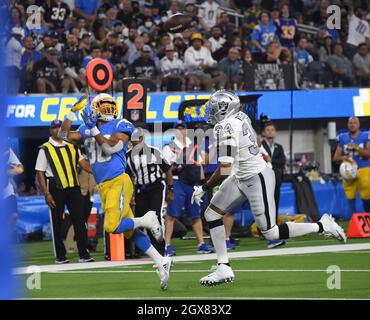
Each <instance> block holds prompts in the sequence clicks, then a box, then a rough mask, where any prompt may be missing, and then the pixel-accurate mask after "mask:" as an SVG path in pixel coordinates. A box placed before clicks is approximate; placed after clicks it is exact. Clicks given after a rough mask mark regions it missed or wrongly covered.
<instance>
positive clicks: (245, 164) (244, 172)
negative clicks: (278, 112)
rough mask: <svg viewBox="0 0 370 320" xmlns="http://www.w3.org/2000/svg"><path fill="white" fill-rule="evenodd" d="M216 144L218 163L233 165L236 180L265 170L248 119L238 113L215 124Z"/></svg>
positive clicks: (265, 164)
mask: <svg viewBox="0 0 370 320" xmlns="http://www.w3.org/2000/svg"><path fill="white" fill-rule="evenodd" d="M213 131H214V135H215V138H216V139H217V142H218V161H219V162H226V163H232V164H233V173H232V174H233V175H235V177H236V178H237V179H241V180H245V179H250V178H252V177H253V176H255V175H256V174H258V173H260V172H261V171H262V170H263V169H264V168H266V166H267V163H266V161H265V160H264V159H263V157H262V154H261V152H260V148H259V147H258V144H257V135H256V133H255V131H254V130H253V128H252V125H251V121H250V119H249V117H248V116H247V115H246V114H245V113H244V112H241V111H240V112H238V113H236V114H235V115H233V116H231V117H230V118H227V119H224V120H222V121H220V122H219V123H217V124H216V125H215V127H214V129H213Z"/></svg>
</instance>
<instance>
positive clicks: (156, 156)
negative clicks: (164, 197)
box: [127, 143, 171, 186]
mask: <svg viewBox="0 0 370 320" xmlns="http://www.w3.org/2000/svg"><path fill="white" fill-rule="evenodd" d="M170 167H171V165H170V164H169V163H168V162H167V161H166V160H165V159H164V158H163V156H162V152H161V151H160V150H159V149H158V148H155V147H153V146H150V145H148V144H145V143H144V145H143V147H142V148H138V146H136V147H135V148H133V149H132V150H130V151H129V152H127V172H128V174H130V175H131V176H134V177H135V179H136V182H137V184H138V185H139V186H144V185H150V184H153V183H156V182H160V181H162V180H163V179H164V178H165V172H166V171H167V170H168V169H169V168H170Z"/></svg>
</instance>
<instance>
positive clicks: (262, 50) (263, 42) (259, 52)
mask: <svg viewBox="0 0 370 320" xmlns="http://www.w3.org/2000/svg"><path fill="white" fill-rule="evenodd" d="M260 21H261V22H260V23H259V24H258V25H256V26H255V27H254V29H253V32H252V39H251V44H252V45H253V46H252V54H253V59H254V60H255V61H257V62H260V61H262V60H264V56H265V55H266V53H267V49H268V46H269V44H270V43H271V42H272V41H274V40H276V26H275V24H274V23H273V22H271V21H270V14H269V13H268V12H266V11H263V12H262V13H261V15H260Z"/></svg>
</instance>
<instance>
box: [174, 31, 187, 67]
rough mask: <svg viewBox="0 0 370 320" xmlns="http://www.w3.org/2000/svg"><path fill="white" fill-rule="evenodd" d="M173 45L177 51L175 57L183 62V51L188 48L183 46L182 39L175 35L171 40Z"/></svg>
mask: <svg viewBox="0 0 370 320" xmlns="http://www.w3.org/2000/svg"><path fill="white" fill-rule="evenodd" d="M173 45H174V47H175V49H176V51H177V57H178V58H179V59H181V60H182V61H184V56H185V51H186V49H187V48H188V46H187V45H186V44H185V42H184V39H183V38H182V36H181V35H180V36H179V35H177V36H175V37H174V38H173Z"/></svg>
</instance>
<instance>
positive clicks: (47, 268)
mask: <svg viewBox="0 0 370 320" xmlns="http://www.w3.org/2000/svg"><path fill="white" fill-rule="evenodd" d="M353 250H370V243H357V244H340V245H328V246H311V247H295V248H278V249H269V250H254V251H240V252H231V253H229V257H230V258H231V259H236V258H252V257H272V256H282V255H294V254H312V253H326V252H344V251H353ZM206 260H216V254H214V253H212V254H204V255H199V254H197V255H184V256H177V257H174V258H173V261H174V262H189V261H206ZM146 264H153V262H152V261H151V260H149V259H140V260H128V261H122V262H112V261H100V262H89V263H68V264H62V265H44V266H38V271H39V272H58V271H71V270H86V269H98V268H112V267H125V266H137V265H146ZM34 272H35V268H31V267H21V268H16V269H14V270H13V274H16V275H17V274H30V273H34Z"/></svg>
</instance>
